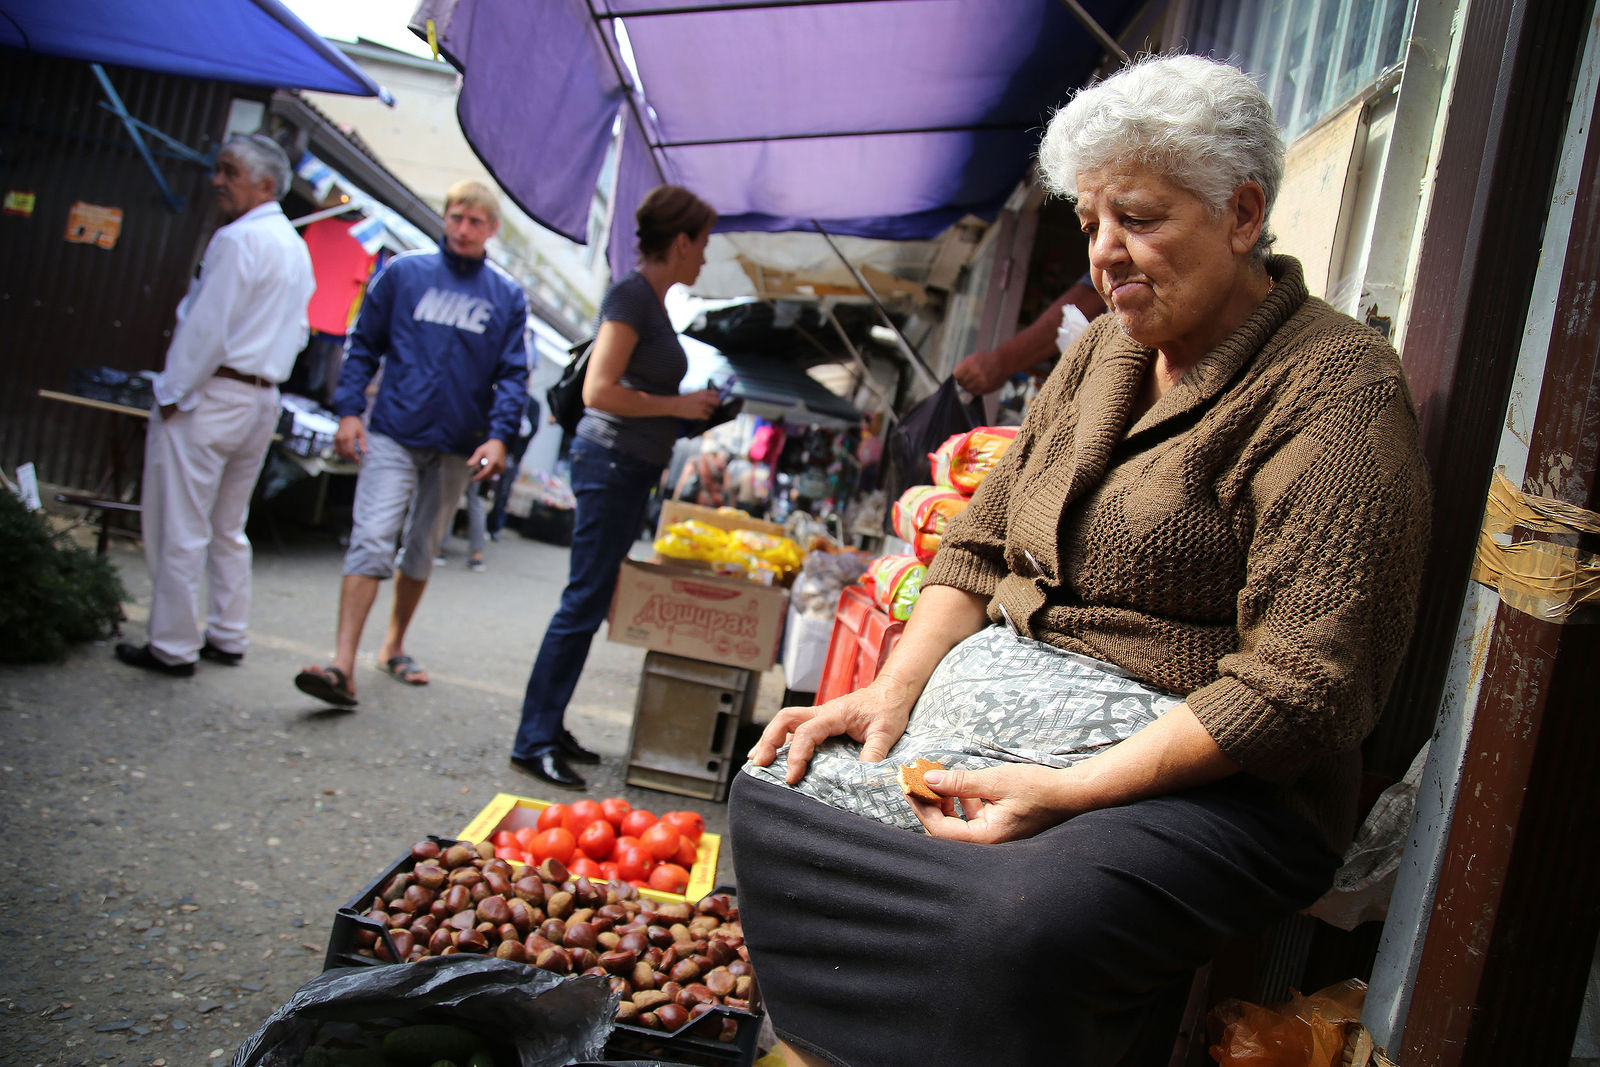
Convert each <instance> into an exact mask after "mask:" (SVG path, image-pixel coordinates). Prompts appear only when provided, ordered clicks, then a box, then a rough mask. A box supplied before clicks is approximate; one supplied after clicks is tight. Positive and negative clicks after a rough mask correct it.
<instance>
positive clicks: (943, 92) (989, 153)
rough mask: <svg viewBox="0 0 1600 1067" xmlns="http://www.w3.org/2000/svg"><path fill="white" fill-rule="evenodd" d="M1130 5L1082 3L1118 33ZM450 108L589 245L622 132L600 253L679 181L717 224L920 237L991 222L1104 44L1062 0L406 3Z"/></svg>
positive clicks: (629, 240)
mask: <svg viewBox="0 0 1600 1067" xmlns="http://www.w3.org/2000/svg"><path fill="white" fill-rule="evenodd" d="M1137 6H1138V5H1137V4H1136V3H1132V2H1130V0H1083V4H1082V7H1083V8H1084V9H1087V16H1090V17H1092V18H1093V19H1094V20H1096V21H1098V23H1099V25H1100V26H1101V27H1103V28H1104V29H1106V30H1109V31H1110V32H1111V33H1112V34H1115V33H1117V32H1119V31H1120V30H1121V29H1122V28H1123V27H1124V26H1125V25H1126V24H1127V23H1128V21H1129V19H1130V18H1131V16H1132V13H1133V11H1134V10H1135V9H1136V8H1137ZM429 21H431V22H432V24H433V28H434V30H435V32H436V35H437V38H438V41H439V44H440V48H441V50H442V51H443V52H444V54H445V56H446V58H448V59H449V60H450V61H451V62H452V63H453V64H455V66H456V67H458V68H459V69H460V70H461V71H462V74H463V78H462V88H461V96H460V101H459V104H458V107H457V113H458V115H459V117H460V120H461V128H462V130H463V132H465V134H466V136H467V139H468V140H469V141H470V142H471V143H472V145H473V147H474V148H475V149H476V150H477V152H478V154H479V156H480V157H481V158H482V159H483V161H484V163H485V164H486V165H487V166H488V167H489V169H490V171H491V172H492V173H493V174H494V175H495V177H496V179H497V180H498V181H499V182H500V184H501V186H502V187H503V188H505V189H506V190H507V191H508V192H509V193H510V194H511V195H512V196H513V197H515V198H516V200H517V201H518V203H519V204H520V205H521V206H522V207H523V208H524V209H525V210H526V211H527V212H528V214H529V215H530V216H532V217H533V218H535V219H537V220H539V221H540V222H541V223H543V224H544V225H546V226H548V227H549V228H550V229H552V230H555V231H556V232H557V233H561V234H564V235H566V236H567V237H570V238H572V239H573V240H575V241H579V242H583V241H585V240H586V239H587V233H588V224H589V205H590V202H591V200H592V198H593V194H594V190H595V185H596V182H597V181H598V180H599V178H600V173H601V168H602V165H603V163H604V160H605V157H606V152H607V149H608V147H609V145H610V143H611V139H612V130H613V123H614V122H615V121H616V120H617V119H618V118H620V119H621V121H622V122H623V123H624V131H623V140H622V150H621V153H620V157H619V163H618V172H617V176H616V185H615V189H616V193H615V199H614V204H615V217H616V219H617V220H619V224H618V225H614V226H613V227H612V240H611V246H610V248H609V255H610V259H611V263H612V266H613V269H625V268H626V267H627V266H629V265H631V262H632V245H633V232H632V230H633V227H632V226H631V225H629V224H628V222H629V220H630V219H631V216H632V212H633V209H634V207H635V206H636V205H637V204H638V202H639V200H640V198H641V196H642V195H643V193H644V192H645V191H646V190H648V189H649V188H650V187H651V186H653V185H656V184H659V183H661V182H663V181H666V182H674V183H677V184H681V185H685V186H687V187H689V188H690V189H692V190H694V191H695V192H696V193H698V194H700V195H701V196H702V197H703V198H705V199H706V200H707V201H708V202H709V203H710V204H711V205H712V206H713V207H714V208H716V209H717V211H718V213H719V214H720V215H721V222H720V223H719V226H718V229H719V230H722V231H767V232H773V231H782V230H809V229H814V228H816V227H817V226H820V227H821V228H823V229H825V230H826V231H827V232H829V233H832V234H845V235H854V236H860V237H873V238H888V239H895V240H913V239H926V238H931V237H933V236H935V235H937V234H939V233H940V232H942V231H943V230H944V229H945V228H946V227H948V226H949V225H950V224H951V223H953V222H955V221H957V220H959V219H960V218H962V217H963V216H965V215H967V214H975V215H979V216H984V217H990V216H992V215H993V214H994V212H996V211H997V210H998V209H999V208H1000V207H1001V206H1002V205H1003V203H1004V202H1005V199H1006V197H1007V196H1008V195H1009V194H1010V193H1011V192H1012V190H1013V189H1015V187H1016V185H1017V182H1018V181H1019V180H1021V179H1022V178H1023V177H1024V175H1025V174H1026V172H1027V168H1028V165H1029V163H1030V161H1031V159H1032V157H1033V155H1034V152H1035V151H1036V150H1037V147H1038V141H1039V137H1040V135H1041V133H1042V132H1043V128H1044V125H1045V123H1046V121H1047V120H1048V118H1049V115H1050V113H1051V111H1052V109H1054V108H1056V107H1058V106H1060V105H1061V104H1063V103H1064V102H1065V101H1066V99H1067V97H1068V95H1069V94H1070V92H1071V91H1072V90H1073V89H1074V88H1076V87H1077V86H1079V85H1082V84H1083V83H1084V82H1085V81H1086V80H1087V79H1088V78H1089V77H1090V75H1091V74H1092V73H1093V71H1094V70H1095V68H1096V67H1097V66H1098V65H1099V63H1100V62H1101V60H1102V58H1103V57H1104V55H1105V51H1104V48H1103V45H1102V43H1101V42H1100V41H1098V40H1097V39H1096V37H1095V36H1094V35H1092V34H1091V33H1090V32H1088V31H1087V30H1086V29H1085V26H1084V24H1083V23H1081V22H1080V21H1079V20H1078V19H1077V18H1076V17H1075V16H1074V14H1073V13H1072V12H1070V11H1069V10H1068V8H1067V6H1066V5H1065V4H1063V3H1060V2H1058V0H917V2H906V0H881V2H875V3H854V2H835V0H671V2H668V0H522V2H520V3H508V2H505V0H421V3H420V6H419V8H418V10H417V12H416V14H415V15H413V17H412V22H411V26H412V28H413V29H414V30H416V31H418V32H425V30H424V27H425V26H426V25H427V23H428V22H429Z"/></svg>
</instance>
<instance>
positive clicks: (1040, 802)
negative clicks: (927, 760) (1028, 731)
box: [906, 763, 1077, 844]
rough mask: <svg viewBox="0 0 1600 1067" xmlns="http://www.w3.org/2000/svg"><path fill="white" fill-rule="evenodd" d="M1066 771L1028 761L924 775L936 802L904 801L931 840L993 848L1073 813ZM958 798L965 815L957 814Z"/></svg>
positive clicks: (914, 799) (913, 799) (1062, 819)
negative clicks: (990, 846)
mask: <svg viewBox="0 0 1600 1067" xmlns="http://www.w3.org/2000/svg"><path fill="white" fill-rule="evenodd" d="M1070 774H1071V772H1070V771H1069V770H1062V769H1059V768H1056V767H1040V766H1038V765H1037V764H1031V763H1013V764H1003V765H1001V766H998V767H987V768H985V769H983V770H981V771H963V770H949V771H929V772H928V775H927V781H928V786H929V787H930V788H931V789H932V790H933V791H934V792H935V793H938V794H940V795H941V796H942V797H944V800H943V801H942V802H941V803H938V804H935V803H932V802H931V801H926V800H918V799H917V798H916V797H907V798H906V799H907V800H909V801H910V802H911V810H912V811H913V812H915V813H916V816H917V818H918V819H921V820H922V825H923V826H925V827H927V829H928V833H929V834H930V835H932V836H933V837H943V838H948V839H949V840H951V841H976V842H979V843H982V844H996V843H998V842H1001V841H1018V840H1021V839H1022V838H1025V837H1032V836H1033V835H1035V834H1037V833H1039V832H1040V831H1041V830H1047V829H1049V828H1050V827H1052V826H1054V825H1056V824H1057V823H1061V822H1065V821H1067V819H1069V818H1071V817H1072V816H1073V815H1076V814H1077V811H1076V810H1074V809H1073V807H1072V805H1071V804H1070V803H1069V802H1068V799H1067V798H1068V797H1069V796H1070V795H1071V793H1070V784H1071V783H1070V777H1069V776H1070ZM957 800H960V802H961V809H960V810H963V811H965V813H966V817H965V818H963V817H962V816H961V815H959V814H957V810H958V809H957V807H956V802H957Z"/></svg>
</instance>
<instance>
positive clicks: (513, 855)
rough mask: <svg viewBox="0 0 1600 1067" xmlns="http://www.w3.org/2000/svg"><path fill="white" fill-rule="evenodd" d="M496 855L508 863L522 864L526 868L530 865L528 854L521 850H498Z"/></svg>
mask: <svg viewBox="0 0 1600 1067" xmlns="http://www.w3.org/2000/svg"><path fill="white" fill-rule="evenodd" d="M494 854H495V855H496V856H498V857H500V858H501V859H503V860H505V861H506V862H507V863H520V864H522V865H523V866H524V867H526V866H527V865H528V854H527V853H526V852H524V851H522V850H521V849H520V848H497V849H495V850H494Z"/></svg>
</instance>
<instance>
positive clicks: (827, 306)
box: [797, 299, 896, 426]
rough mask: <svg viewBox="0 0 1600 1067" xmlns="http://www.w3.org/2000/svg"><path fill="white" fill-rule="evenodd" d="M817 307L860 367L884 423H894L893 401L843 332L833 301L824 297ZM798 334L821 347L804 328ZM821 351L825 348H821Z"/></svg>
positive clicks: (862, 378) (862, 377)
mask: <svg viewBox="0 0 1600 1067" xmlns="http://www.w3.org/2000/svg"><path fill="white" fill-rule="evenodd" d="M817 307H819V308H821V309H822V313H823V314H824V315H826V316H827V317H828V322H829V324H830V325H832V326H833V329H834V332H835V333H837V334H838V335H839V340H840V341H842V342H843V343H844V348H845V351H846V352H848V353H850V358H851V359H853V360H854V361H855V363H856V366H858V367H860V368H861V384H862V385H864V386H866V388H867V392H869V393H871V394H872V395H873V397H874V398H875V399H876V400H877V401H878V403H879V405H880V408H879V411H880V412H881V414H882V415H883V421H884V425H885V426H892V425H894V423H895V421H896V416H895V413H894V403H893V401H892V400H891V399H890V398H889V397H886V396H884V395H883V392H882V391H881V390H880V389H879V388H878V383H877V381H876V380H875V379H874V378H873V377H872V368H871V367H870V366H868V365H867V360H866V357H865V356H863V355H862V354H861V350H860V349H858V348H857V347H856V344H855V342H854V341H852V340H850V335H849V334H848V333H846V332H845V328H844V324H843V323H841V322H840V321H839V316H837V315H835V314H834V313H833V303H832V302H831V301H829V300H826V299H823V300H818V301H817ZM797 329H798V327H797ZM800 336H802V337H804V338H805V339H806V340H808V341H810V342H811V343H812V344H815V345H817V347H818V348H821V347H822V346H821V344H819V343H818V342H817V341H816V340H815V339H814V338H813V337H812V336H811V335H810V334H808V333H806V332H805V331H804V330H800ZM823 351H827V350H826V349H823Z"/></svg>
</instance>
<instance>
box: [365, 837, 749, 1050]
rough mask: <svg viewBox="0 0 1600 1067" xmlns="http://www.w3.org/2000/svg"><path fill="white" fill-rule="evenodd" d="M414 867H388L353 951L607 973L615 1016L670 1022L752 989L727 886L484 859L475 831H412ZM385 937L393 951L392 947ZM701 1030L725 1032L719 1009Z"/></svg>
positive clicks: (661, 1024)
mask: <svg viewBox="0 0 1600 1067" xmlns="http://www.w3.org/2000/svg"><path fill="white" fill-rule="evenodd" d="M411 855H412V858H413V859H414V860H415V861H416V864H415V866H413V867H412V869H411V870H409V871H402V872H400V873H398V874H396V875H394V877H392V878H390V879H389V880H388V881H387V882H386V883H385V884H384V885H383V886H382V887H381V888H380V890H379V893H378V895H377V896H375V897H373V898H372V905H371V907H369V908H368V909H367V911H366V912H365V915H366V917H367V918H368V919H370V920H372V921H373V923H375V924H379V925H381V926H383V927H384V928H385V929H386V930H387V932H388V941H387V943H386V942H385V940H384V939H383V938H382V937H380V936H379V935H378V930H377V927H376V926H375V925H368V924H362V925H361V926H359V927H358V928H357V933H356V944H357V951H358V953H359V954H360V955H363V956H372V957H375V958H377V959H380V960H383V961H385V962H388V963H393V962H396V961H397V960H398V961H400V962H409V961H411V960H419V959H423V958H424V957H427V956H448V955H450V954H452V953H455V952H476V953H481V954H484V955H490V956H498V957H499V958H501V959H506V960H512V961H514V962H517V963H528V964H532V965H533V966H535V967H538V968H540V969H541V970H546V971H554V972H555V973H557V974H588V975H597V976H600V977H603V978H605V979H606V981H607V984H608V985H609V986H610V988H611V989H612V990H613V991H614V992H617V993H619V994H621V996H622V1002H621V1003H620V1004H619V1005H618V1007H617V1021H618V1022H622V1023H628V1024H630V1025H633V1026H641V1027H644V1028H646V1029H650V1030H663V1031H667V1032H669V1033H671V1032H676V1031H677V1030H678V1029H679V1028H681V1027H682V1026H683V1025H684V1024H686V1023H688V1022H690V1021H691V1020H694V1019H698V1018H699V1017H700V1016H702V1015H704V1014H705V1013H707V1012H709V1011H710V1010H711V1009H712V1008H714V1007H716V1006H718V1005H723V1006H726V1007H729V1008H735V1009H738V1010H741V1011H749V1010H750V1006H751V1000H752V999H753V997H754V995H755V983H754V979H753V977H752V971H751V969H750V957H749V952H748V950H747V949H746V948H745V945H744V932H743V930H742V928H741V927H740V925H739V909H738V908H737V907H736V906H735V905H734V903H733V901H732V900H731V899H730V898H729V897H728V895H727V894H725V893H713V894H711V895H710V896H708V897H705V898H704V899H702V900H701V901H700V902H699V903H698V904H688V903H672V904H662V903H657V902H656V901H654V900H651V899H649V898H646V897H642V896H640V895H639V891H638V890H637V889H635V888H634V887H633V886H631V885H629V884H628V883H627V882H624V881H621V880H613V881H610V882H592V881H590V880H589V879H588V878H584V877H577V878H574V877H572V876H571V874H570V873H569V872H568V871H567V869H566V867H565V866H564V865H562V864H561V863H560V862H559V861H557V860H555V859H547V860H545V861H544V862H543V863H541V864H539V866H538V867H528V866H523V865H521V864H513V863H511V862H509V861H507V860H503V859H496V858H494V848H493V846H492V845H491V844H490V843H489V842H487V841H485V842H480V843H479V844H477V845H475V846H474V845H469V844H466V843H457V844H447V845H444V846H441V845H440V844H439V843H438V842H436V841H419V842H417V844H415V845H413V846H412V848H411ZM391 945H392V946H393V952H392V953H391V951H390V946H391ZM716 1022H718V1023H720V1026H719V1027H718V1029H717V1030H716V1031H715V1032H714V1033H713V1034H712V1035H711V1036H715V1037H717V1038H719V1039H720V1040H723V1041H732V1040H734V1038H735V1036H736V1034H737V1032H738V1021H737V1020H736V1019H733V1018H730V1017H728V1016H721V1017H720V1018H719V1019H718V1020H716Z"/></svg>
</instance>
